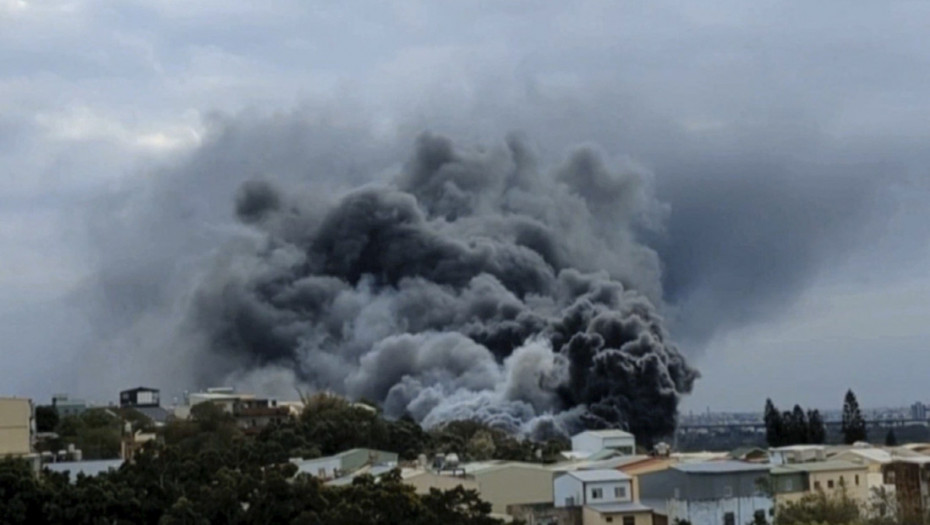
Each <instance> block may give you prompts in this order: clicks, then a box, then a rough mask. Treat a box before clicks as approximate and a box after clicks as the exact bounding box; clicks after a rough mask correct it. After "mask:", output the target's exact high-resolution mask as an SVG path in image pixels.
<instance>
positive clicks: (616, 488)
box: [584, 481, 633, 505]
mask: <svg viewBox="0 0 930 525" xmlns="http://www.w3.org/2000/svg"><path fill="white" fill-rule="evenodd" d="M631 485H632V483H631V482H630V481H603V482H588V483H585V501H584V503H585V504H586V505H588V504H591V503H627V502H630V501H633V497H632V492H633V490H632V486H631Z"/></svg>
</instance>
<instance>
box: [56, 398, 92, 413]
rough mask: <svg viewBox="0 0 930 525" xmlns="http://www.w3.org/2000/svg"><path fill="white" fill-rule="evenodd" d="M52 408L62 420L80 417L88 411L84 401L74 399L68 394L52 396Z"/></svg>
mask: <svg viewBox="0 0 930 525" xmlns="http://www.w3.org/2000/svg"><path fill="white" fill-rule="evenodd" d="M52 408H54V409H55V412H56V413H57V414H58V417H60V418H66V417H69V416H79V415H81V414H83V413H84V411H85V410H87V402H86V401H84V400H83V399H72V398H71V397H69V396H68V394H55V395H53V396H52Z"/></svg>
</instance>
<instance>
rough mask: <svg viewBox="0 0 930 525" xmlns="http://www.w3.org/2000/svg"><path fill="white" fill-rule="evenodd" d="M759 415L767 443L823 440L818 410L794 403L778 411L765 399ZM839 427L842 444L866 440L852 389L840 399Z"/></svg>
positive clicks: (862, 420)
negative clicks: (841, 415) (805, 409)
mask: <svg viewBox="0 0 930 525" xmlns="http://www.w3.org/2000/svg"><path fill="white" fill-rule="evenodd" d="M763 417H764V420H765V438H766V441H767V442H768V444H769V446H772V447H781V446H786V445H800V444H822V443H825V442H826V439H827V432H826V428H825V427H824V423H823V418H822V417H821V415H820V412H819V411H818V410H808V411H806V412H805V411H804V409H802V408H801V406H800V405H794V409H793V410H790V411H785V412H779V410H778V408H777V407H776V406H775V404H774V403H772V400H771V399H766V400H765V411H764V416H763ZM840 428H841V432H842V439H843V443H846V444H847V445H851V444H853V443H855V442H857V441H866V440H867V439H868V435H867V432H866V423H865V418H863V417H862V412H861V411H860V409H859V402H858V401H857V400H856V395H855V394H853V392H852V390H848V391H847V392H846V396H845V397H844V399H843V420H842V425H841V427H840ZM886 441H887V440H886ZM896 441H897V440H895V442H896Z"/></svg>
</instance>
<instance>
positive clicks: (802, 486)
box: [771, 460, 869, 507]
mask: <svg viewBox="0 0 930 525" xmlns="http://www.w3.org/2000/svg"><path fill="white" fill-rule="evenodd" d="M868 475H869V468H868V467H867V466H866V465H864V464H861V463H854V462H851V461H843V460H831V461H815V462H807V463H792V464H787V465H777V466H775V467H773V468H772V471H771V488H772V493H773V494H774V497H775V504H776V505H783V504H786V503H789V502H795V501H798V500H800V499H801V498H802V497H804V496H805V495H806V494H811V493H816V492H822V493H824V494H826V495H828V496H831V497H836V496H839V495H841V494H845V495H846V496H847V497H849V498H850V499H852V500H853V501H855V502H856V503H857V504H858V505H860V506H862V507H865V506H866V505H867V503H868V501H869V484H868Z"/></svg>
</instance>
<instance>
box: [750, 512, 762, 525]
mask: <svg viewBox="0 0 930 525" xmlns="http://www.w3.org/2000/svg"><path fill="white" fill-rule="evenodd" d="M752 515H753V517H754V518H755V520H754V521H755V522H756V523H765V511H764V510H757V511H755V512H753V513H752Z"/></svg>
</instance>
